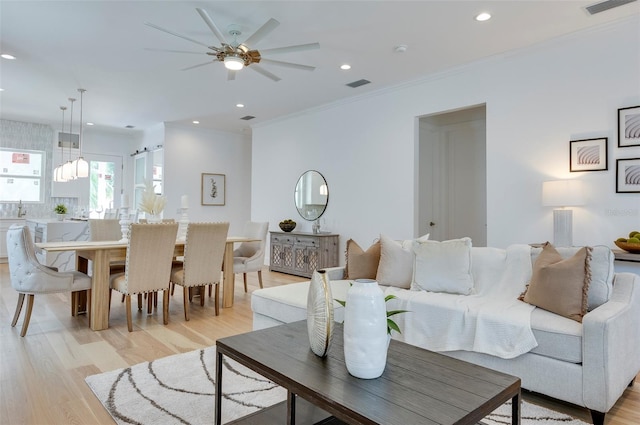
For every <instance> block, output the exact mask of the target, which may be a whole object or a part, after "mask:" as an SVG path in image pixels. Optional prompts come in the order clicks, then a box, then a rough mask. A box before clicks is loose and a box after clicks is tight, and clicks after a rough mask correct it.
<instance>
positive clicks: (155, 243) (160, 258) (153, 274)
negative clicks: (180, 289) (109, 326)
mask: <svg viewBox="0 0 640 425" xmlns="http://www.w3.org/2000/svg"><path fill="white" fill-rule="evenodd" d="M177 234H178V224H176V223H167V224H131V225H130V227H129V240H128V242H127V255H126V259H125V271H124V272H123V273H116V274H113V275H111V277H110V286H111V289H112V290H116V291H118V292H120V293H122V294H124V295H125V308H126V310H127V329H128V330H129V332H132V331H133V324H132V319H131V295H138V309H140V301H141V298H142V294H149V297H150V298H149V299H151V296H152V295H153V293H155V292H157V291H163V296H164V302H163V306H162V307H163V308H162V319H163V323H164V324H165V325H166V324H167V323H169V291H168V289H169V278H170V274H171V262H172V259H173V253H174V250H175V244H176V236H177ZM109 305H111V303H109Z"/></svg>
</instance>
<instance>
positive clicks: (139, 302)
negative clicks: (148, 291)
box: [129, 294, 142, 311]
mask: <svg viewBox="0 0 640 425" xmlns="http://www.w3.org/2000/svg"><path fill="white" fill-rule="evenodd" d="M129 302H131V301H129ZM138 311H142V294H138Z"/></svg>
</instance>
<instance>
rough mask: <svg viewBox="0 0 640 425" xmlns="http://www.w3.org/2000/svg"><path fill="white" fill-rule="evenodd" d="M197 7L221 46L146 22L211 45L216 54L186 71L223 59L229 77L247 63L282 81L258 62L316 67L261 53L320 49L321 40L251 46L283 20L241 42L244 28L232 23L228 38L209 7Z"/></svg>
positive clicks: (153, 26)
mask: <svg viewBox="0 0 640 425" xmlns="http://www.w3.org/2000/svg"><path fill="white" fill-rule="evenodd" d="M196 11H197V12H198V14H199V15H200V16H201V17H202V19H203V20H204V22H205V23H206V24H207V26H208V27H209V29H210V30H211V32H213V35H215V36H216V38H217V39H218V40H219V41H220V44H221V45H220V46H219V47H218V46H208V45H207V44H205V43H202V42H200V41H198V40H194V39H193V38H190V37H187V36H185V35H182V34H178V33H176V32H174V31H171V30H168V29H165V28H162V27H159V26H157V25H155V24H152V23H150V22H145V25H147V26H149V27H151V28H155V29H157V30H160V31H163V32H166V33H167V34H171V35H174V36H176V37H180V38H182V39H185V40H188V41H191V42H193V43H196V44H199V45H201V46H204V47H206V48H207V49H209V50H208V51H206V52H205V54H207V55H209V56H213V57H214V59H213V60H209V61H207V62H204V63H200V64H197V65H193V66H190V67H187V68H184V69H183V71H186V70H188V69H193V68H197V67H200V66H204V65H209V64H211V63H215V62H222V63H224V65H225V67H226V68H227V70H228V74H227V80H234V79H235V78H236V72H237V71H239V70H241V69H243V68H245V67H246V68H249V69H252V70H254V71H256V72H258V73H259V74H262V75H264V76H265V77H267V78H270V79H272V80H273V81H280V77H278V76H277V75H275V74H273V73H271V72H269V71H267V70H266V69H264V68H263V67H261V66H260V65H258V63H267V64H271V65H277V66H283V67H287V68H294V69H301V70H304V71H313V70H314V69H315V67H314V66H309V65H301V64H298V63H292V62H284V61H278V60H273V59H267V58H264V57H262V55H263V54H267V55H276V54H282V53H291V52H299V51H303V50H313V49H319V48H320V43H308V44H297V45H293V46H286V47H276V48H273V49H264V50H262V51H258V50H256V49H252V48H251V46H254V45H256V44H258V43H259V42H260V41H261V40H262V39H263V38H264V37H265V36H266V35H268V34H269V33H270V32H271V31H273V30H274V29H276V27H278V25H280V22H278V21H276V20H275V19H273V18H271V19H269V20H268V21H267V22H265V23H264V25H262V26H261V27H260V28H258V29H257V30H256V32H254V33H253V34H252V35H250V36H249V38H247V39H246V40H245V41H244V42H242V43H240V42H238V36H240V35H241V34H242V32H241V31H240V28H239V27H238V26H237V25H230V26H229V31H228V32H229V35H231V36H232V37H233V40H232V41H231V42H229V41H227V39H226V37H225V36H224V34H222V32H221V31H220V30H219V29H218V27H217V26H216V24H215V23H214V22H213V20H212V19H211V18H210V17H209V14H208V13H207V11H206V10H204V9H200V8H196ZM151 50H160V51H169V52H174V53H193V54H202V52H187V51H182V50H163V49H151Z"/></svg>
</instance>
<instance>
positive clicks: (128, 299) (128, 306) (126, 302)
mask: <svg viewBox="0 0 640 425" xmlns="http://www.w3.org/2000/svg"><path fill="white" fill-rule="evenodd" d="M140 302H142V294H138V306H140ZM124 305H125V308H126V309H127V329H128V330H129V332H133V323H131V322H132V319H131V295H129V294H127V295H126V296H125V299H124Z"/></svg>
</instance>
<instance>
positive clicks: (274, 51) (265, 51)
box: [260, 43, 320, 55]
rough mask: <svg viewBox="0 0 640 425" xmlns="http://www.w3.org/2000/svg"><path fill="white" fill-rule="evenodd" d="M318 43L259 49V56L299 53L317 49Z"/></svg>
mask: <svg viewBox="0 0 640 425" xmlns="http://www.w3.org/2000/svg"><path fill="white" fill-rule="evenodd" d="M319 48H320V43H309V44H297V45H295V46H286V47H276V48H273V49H260V54H263V55H277V54H280V53H291V52H301V51H303V50H314V49H319Z"/></svg>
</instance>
